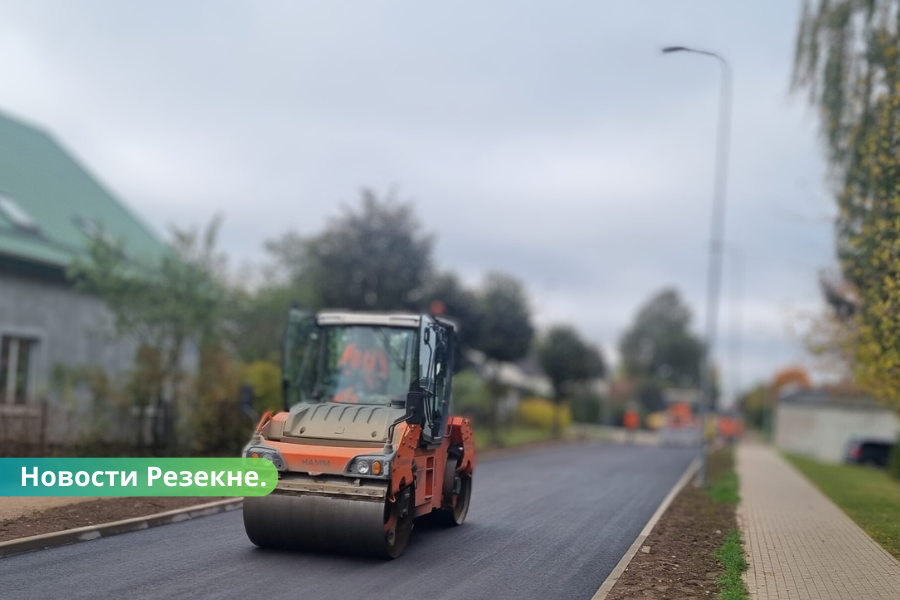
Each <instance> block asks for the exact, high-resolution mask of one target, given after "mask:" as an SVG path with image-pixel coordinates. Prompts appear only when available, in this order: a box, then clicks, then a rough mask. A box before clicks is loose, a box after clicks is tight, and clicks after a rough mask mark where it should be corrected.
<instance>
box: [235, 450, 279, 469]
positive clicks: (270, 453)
mask: <svg viewBox="0 0 900 600" xmlns="http://www.w3.org/2000/svg"><path fill="white" fill-rule="evenodd" d="M244 458H265V459H268V460H269V461H271V463H272V464H273V465H275V468H276V469H278V470H279V471H287V463H286V462H284V458H283V457H282V456H281V452H279V451H278V450H277V449H275V448H272V447H271V446H261V445H249V446H247V447H246V448H244Z"/></svg>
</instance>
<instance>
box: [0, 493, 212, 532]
mask: <svg viewBox="0 0 900 600" xmlns="http://www.w3.org/2000/svg"><path fill="white" fill-rule="evenodd" d="M7 499H8V498H4V500H7ZM25 499H26V498H16V500H25ZM220 499H221V498H210V497H204V498H77V499H73V498H34V500H58V501H66V500H67V501H68V502H65V503H63V502H60V503H57V504H55V505H54V504H53V503H46V504H45V503H40V502H38V503H36V504H35V505H34V506H33V509H32V510H31V511H29V512H27V513H25V514H21V513H20V514H18V515H17V516H14V517H12V518H5V519H0V542H6V541H8V540H15V539H19V538H24V537H30V536H33V535H41V534H44V533H54V532H57V531H66V530H69V529H75V528H78V527H87V526H89V525H100V524H103V523H112V522H114V521H121V520H123V519H131V518H134V517H147V516H150V515H155V514H157V513H161V512H166V511H168V510H175V509H178V508H186V507H188V506H195V505H197V504H206V503H209V502H215V501H216V500H220ZM72 500H76V501H75V502H72Z"/></svg>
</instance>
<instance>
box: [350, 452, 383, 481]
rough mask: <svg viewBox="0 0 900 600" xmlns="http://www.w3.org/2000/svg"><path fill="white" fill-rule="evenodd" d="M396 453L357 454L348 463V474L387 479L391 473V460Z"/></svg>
mask: <svg viewBox="0 0 900 600" xmlns="http://www.w3.org/2000/svg"><path fill="white" fill-rule="evenodd" d="M393 458H394V455H393V454H390V455H387V456H385V455H384V454H373V455H364V456H357V457H355V458H353V459H352V460H351V461H350V462H349V463H348V465H347V474H348V475H360V476H362V477H370V478H372V479H386V478H388V477H389V476H390V474H391V460H393Z"/></svg>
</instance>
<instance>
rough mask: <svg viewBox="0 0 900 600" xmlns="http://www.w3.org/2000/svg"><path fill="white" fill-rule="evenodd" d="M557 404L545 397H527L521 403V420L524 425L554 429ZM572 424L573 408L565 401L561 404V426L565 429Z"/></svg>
mask: <svg viewBox="0 0 900 600" xmlns="http://www.w3.org/2000/svg"><path fill="white" fill-rule="evenodd" d="M556 408H557V407H556V404H555V403H554V402H553V401H552V400H547V399H545V398H525V399H524V400H522V401H521V402H520V403H519V415H518V416H519V421H521V422H522V424H523V425H530V426H531V427H539V428H541V429H547V430H552V429H553V411H554V410H556ZM571 424H572V410H571V409H570V408H569V405H568V404H566V403H565V402H562V403H560V405H559V427H560V429H565V428H566V427H568V426H569V425H571Z"/></svg>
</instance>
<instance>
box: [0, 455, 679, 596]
mask: <svg viewBox="0 0 900 600" xmlns="http://www.w3.org/2000/svg"><path fill="white" fill-rule="evenodd" d="M694 455H695V452H694V451H691V450H682V449H671V448H655V447H641V446H624V445H614V444H605V443H597V444H592V445H579V446H564V447H557V448H554V449H552V450H544V451H534V452H530V453H525V454H518V455H514V456H509V457H506V458H500V459H495V460H491V461H485V462H483V463H481V464H479V465H478V467H477V470H476V473H475V480H474V491H473V496H472V504H471V509H470V511H469V517H468V520H467V521H466V523H465V524H464V525H463V526H461V527H456V528H453V529H435V528H428V527H417V528H416V530H415V532H414V533H413V539H412V541H411V542H410V545H409V548H408V549H407V551H406V554H405V555H404V556H403V557H401V558H400V559H398V560H395V561H391V562H384V561H378V560H372V559H365V558H354V557H347V556H329V555H317V554H301V553H285V552H275V551H268V550H260V549H258V548H256V547H255V546H253V545H252V544H251V543H250V542H249V541H248V540H247V537H246V535H245V534H244V529H243V523H242V521H241V513H240V511H233V512H229V513H222V514H219V515H214V516H210V517H205V518H202V519H197V520H192V521H186V522H184V523H179V524H175V525H166V526H162V527H157V528H154V529H149V530H146V531H140V532H134V533H127V534H123V535H119V536H115V537H110V538H104V539H98V540H93V541H89V542H83V543H79V544H74V545H71V546H62V547H58V548H52V549H49V550H43V551H39V552H32V553H29V554H23V555H19V556H13V557H9V558H5V559H0V598H2V599H3V600H16V599H19V598H29V599H30V598H35V599H45V598H67V599H68V598H90V599H92V600H94V599H101V598H110V599H116V600H118V599H120V598H130V599H135V600H143V599H145V598H166V599H168V598H191V599H198V600H199V599H206V598H235V599H242V600H250V599H264V600H276V599H281V598H285V599H287V598H290V599H297V600H332V599H333V600H338V599H340V600H353V599H356V598H366V599H369V600H380V599H390V600H405V599H416V600H425V599H427V600H444V599H446V600H478V599H482V598H484V599H487V600H505V599H511V600H512V599H514V600H529V599H535V600H538V599H541V600H542V599H549V598H562V599H570V598H571V599H576V600H577V599H583V600H588V599H589V598H591V596H592V595H593V594H594V592H595V591H596V590H597V588H599V587H600V585H601V584H602V583H603V581H604V579H606V576H607V575H608V574H609V573H610V571H612V569H613V568H614V567H615V565H616V563H618V562H619V559H620V558H621V557H622V555H623V554H625V551H626V550H627V549H628V547H629V546H630V545H631V543H632V542H633V541H634V539H635V538H636V537H637V535H638V534H639V533H640V531H641V529H642V528H643V527H644V525H645V524H646V522H647V521H648V519H649V518H650V516H651V515H652V514H653V512H654V511H655V510H656V508H657V506H659V504H660V502H662V500H663V498H664V497H665V496H666V494H667V493H668V491H669V490H670V489H671V487H672V486H673V485H674V484H675V482H676V481H677V480H678V479H679V478H680V477H681V475H682V473H683V472H684V471H685V469H686V468H687V466H688V464H689V463H690V461H691V459H692V458H693V457H694Z"/></svg>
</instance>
